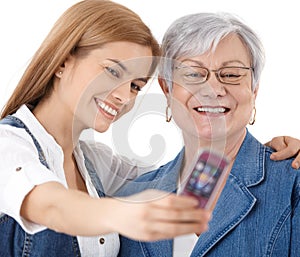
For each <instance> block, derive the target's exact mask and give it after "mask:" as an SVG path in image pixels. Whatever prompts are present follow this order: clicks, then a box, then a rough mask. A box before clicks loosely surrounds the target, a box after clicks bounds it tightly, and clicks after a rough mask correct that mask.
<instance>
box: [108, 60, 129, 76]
mask: <svg viewBox="0 0 300 257" xmlns="http://www.w3.org/2000/svg"><path fill="white" fill-rule="evenodd" d="M107 60H109V61H111V62H114V63H115V64H117V65H118V66H119V67H120V68H121V69H122V70H124V71H126V72H127V73H128V70H127V68H126V67H125V66H124V65H123V64H122V63H121V62H120V61H119V60H117V59H110V58H107Z"/></svg>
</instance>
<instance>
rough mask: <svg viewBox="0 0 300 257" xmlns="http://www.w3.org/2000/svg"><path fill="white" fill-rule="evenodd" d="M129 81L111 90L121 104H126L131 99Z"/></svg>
mask: <svg viewBox="0 0 300 257" xmlns="http://www.w3.org/2000/svg"><path fill="white" fill-rule="evenodd" d="M131 95H132V94H131V88H130V83H124V84H122V85H120V86H118V87H117V88H116V89H114V90H113V92H112V96H113V97H114V98H115V99H116V100H117V101H118V102H119V103H121V104H126V103H127V102H129V101H130V99H131Z"/></svg>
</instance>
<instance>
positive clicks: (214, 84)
mask: <svg viewBox="0 0 300 257" xmlns="http://www.w3.org/2000/svg"><path fill="white" fill-rule="evenodd" d="M217 76H218V75H217V74H216V73H215V72H212V74H211V76H210V77H209V78H208V80H207V81H206V82H205V86H204V87H203V88H202V92H201V94H202V95H203V96H208V97H211V98H216V97H218V96H224V95H225V94H226V90H225V87H224V84H223V83H221V82H220V81H219V79H218V77H217Z"/></svg>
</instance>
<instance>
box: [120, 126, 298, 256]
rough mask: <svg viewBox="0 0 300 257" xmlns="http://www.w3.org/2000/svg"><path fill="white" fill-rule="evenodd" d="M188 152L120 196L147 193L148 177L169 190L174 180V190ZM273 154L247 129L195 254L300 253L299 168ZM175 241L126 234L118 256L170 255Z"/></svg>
mask: <svg viewBox="0 0 300 257" xmlns="http://www.w3.org/2000/svg"><path fill="white" fill-rule="evenodd" d="M183 153H184V150H182V151H181V152H180V153H179V155H178V156H177V157H176V158H175V159H174V160H173V161H171V162H170V163H168V164H166V165H164V166H162V167H160V168H159V169H158V170H157V171H154V172H150V173H147V174H145V175H143V176H141V177H139V178H138V179H137V180H136V181H134V182H132V183H133V184H128V185H126V186H125V187H124V188H123V189H121V191H119V193H118V195H123V194H124V195H130V194H131V193H135V192H136V190H137V191H142V190H143V189H146V186H147V181H150V185H151V186H152V185H153V184H152V182H151V180H152V179H154V181H156V182H155V183H154V184H155V185H157V189H165V188H166V187H165V185H164V182H167V183H169V182H170V181H172V183H174V186H173V188H171V187H170V186H167V187H168V188H171V189H174V188H175V186H176V181H177V176H178V173H179V170H180V164H181V161H182V157H183ZM271 153H272V150H271V149H270V148H267V147H265V146H263V145H262V144H260V143H259V142H258V141H257V140H256V139H255V138H254V137H253V136H252V135H251V134H250V133H249V132H247V135H246V138H245V140H244V142H243V144H242V146H241V148H240V150H239V153H238V155H237V158H236V160H235V163H234V166H233V168H232V170H231V173H230V175H229V177H228V180H227V183H226V185H225V187H224V189H223V191H222V194H221V196H220V198H219V200H218V202H217V205H216V207H215V209H214V211H213V218H212V220H211V221H210V223H209V230H208V231H207V232H205V233H203V234H202V235H201V236H200V237H199V239H198V241H197V243H196V246H195V247H194V250H193V252H192V253H191V257H200V256H206V257H262V256H263V257H269V256H272V257H275V256H276V257H288V256H290V257H299V256H300V241H299V240H300V206H299V198H300V172H299V171H297V170H294V169H292V167H291V160H285V161H280V162H279V161H278V162H275V161H272V160H270V154H271ZM157 174H159V175H157ZM158 177H159V181H158V180H157V178H158ZM139 184H140V185H141V186H138V185H139ZM143 187H144V188H143ZM171 191H173V190H171ZM172 245H173V242H172V240H165V241H157V242H153V243H149V242H138V241H133V240H130V239H128V238H125V237H123V236H122V237H121V249H120V253H119V257H129V256H137V257H140V256H141V257H142V256H143V257H150V256H151V257H154V256H155V257H158V256H159V257H171V256H172Z"/></svg>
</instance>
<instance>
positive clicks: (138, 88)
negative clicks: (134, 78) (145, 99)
mask: <svg viewBox="0 0 300 257" xmlns="http://www.w3.org/2000/svg"><path fill="white" fill-rule="evenodd" d="M130 87H131V90H132V91H135V92H140V91H141V90H142V88H141V86H139V85H138V84H136V83H135V82H131V84H130Z"/></svg>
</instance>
